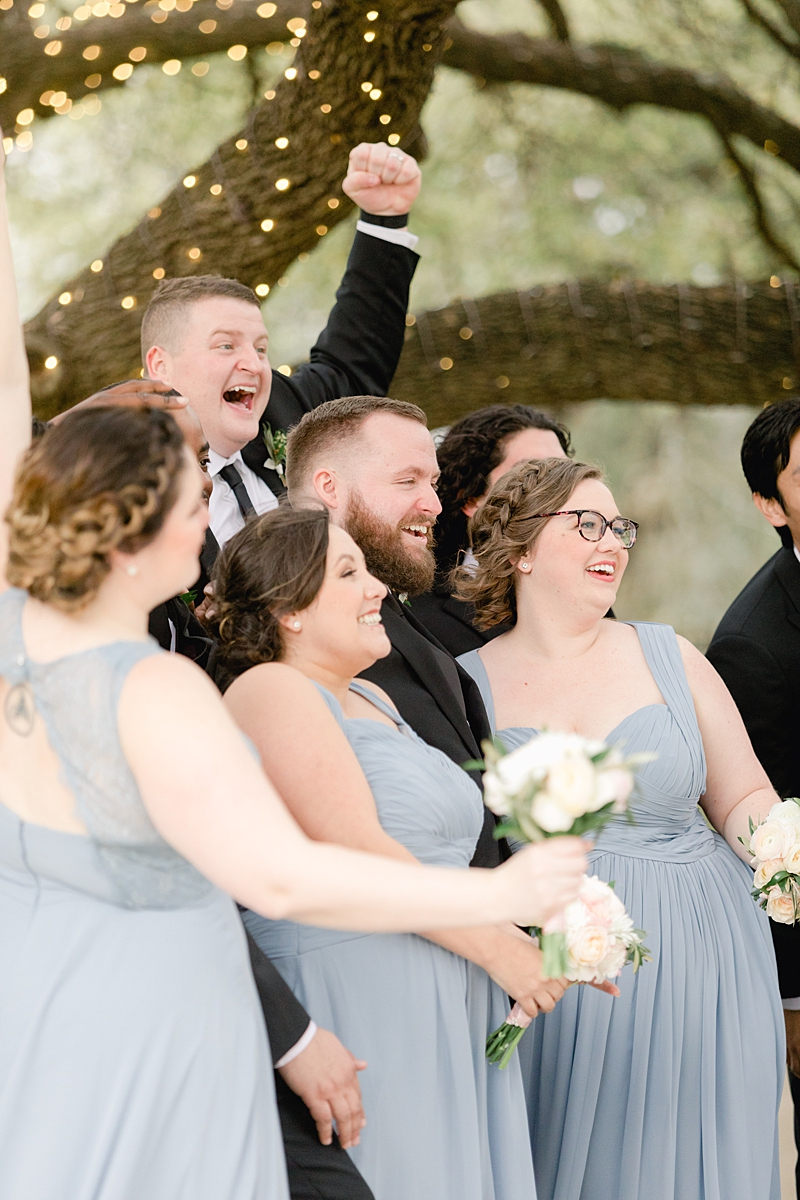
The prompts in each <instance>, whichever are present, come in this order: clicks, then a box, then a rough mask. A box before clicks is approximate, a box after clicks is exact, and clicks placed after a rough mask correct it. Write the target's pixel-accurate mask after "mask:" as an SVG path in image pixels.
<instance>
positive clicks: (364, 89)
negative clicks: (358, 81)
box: [361, 81, 372, 92]
mask: <svg viewBox="0 0 800 1200" xmlns="http://www.w3.org/2000/svg"><path fill="white" fill-rule="evenodd" d="M361 90H362V92H371V91H372V84H371V83H369V81H365V82H364V83H362V85H361Z"/></svg>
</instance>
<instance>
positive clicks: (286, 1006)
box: [247, 933, 311, 1064]
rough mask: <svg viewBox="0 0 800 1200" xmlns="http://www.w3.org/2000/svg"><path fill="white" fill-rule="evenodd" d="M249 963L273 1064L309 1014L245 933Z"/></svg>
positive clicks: (304, 1025) (302, 1029) (305, 1026)
mask: <svg viewBox="0 0 800 1200" xmlns="http://www.w3.org/2000/svg"><path fill="white" fill-rule="evenodd" d="M247 948H248V950H249V951H250V965H251V967H252V968H253V978H254V979H255V981H256V988H257V989H258V998H259V1000H260V1001H261V1008H262V1010H263V1012H264V1020H265V1022H266V1025H267V1033H268V1034H269V1045H270V1051H271V1053H272V1062H273V1064H274V1063H276V1062H278V1060H279V1059H281V1058H283V1056H284V1054H286V1053H287V1051H289V1050H291V1048H292V1046H295V1045H297V1043H298V1042H299V1041H300V1038H301V1037H302V1036H303V1034H304V1033H305V1031H306V1030H307V1029H308V1026H309V1023H310V1021H311V1018H310V1017H309V1015H308V1013H307V1012H306V1010H305V1009H304V1008H303V1006H302V1004H301V1003H300V1001H299V1000H298V999H297V997H296V996H295V994H294V992H293V991H292V990H291V988H290V987H289V985H288V984H287V983H286V982H285V981H284V979H283V976H282V975H281V974H280V972H279V971H278V969H277V968H276V967H274V966H273V964H272V963H271V962H270V960H269V959H268V958H267V956H266V954H264V952H263V951H262V950H260V949H259V948H258V946H257V945H256V943H255V942H254V941H253V939H252V938H251V936H250V934H249V933H248V934H247Z"/></svg>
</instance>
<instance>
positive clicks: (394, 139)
mask: <svg viewBox="0 0 800 1200" xmlns="http://www.w3.org/2000/svg"><path fill="white" fill-rule="evenodd" d="M386 140H387V142H388V143H389V145H390V146H396V145H397V143H398V142H399V141H400V134H399V133H390V134H389V136H388V138H387V139H386Z"/></svg>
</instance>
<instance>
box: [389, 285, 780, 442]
mask: <svg viewBox="0 0 800 1200" xmlns="http://www.w3.org/2000/svg"><path fill="white" fill-rule="evenodd" d="M798 308H800V296H798V289H797V287H796V285H794V284H792V283H786V284H784V285H781V286H780V287H778V288H774V287H772V286H771V285H770V284H769V283H751V284H743V283H739V284H738V285H735V286H733V285H731V286H726V287H714V288H698V287H688V286H686V285H683V284H678V285H676V286H673V287H657V286H654V285H651V284H644V283H637V284H634V283H627V282H626V283H613V284H610V285H605V284H599V283H596V282H593V281H591V280H587V281H581V282H580V283H578V282H572V283H568V284H557V285H553V286H549V287H537V288H533V289H531V290H530V291H528V292H501V293H499V294H497V295H494V296H486V297H484V298H483V299H481V300H478V301H474V300H466V301H459V302H457V303H454V304H451V305H449V306H448V307H447V308H442V309H438V310H436V311H434V312H428V313H420V314H418V315H417V317H416V318H414V324H413V325H412V326H411V327H410V328H409V329H408V330H407V333H406V345H405V348H404V350H403V356H402V358H401V360H400V366H399V368H398V372H397V375H396V376H395V379H394V383H393V385H392V394H393V395H395V396H398V397H399V398H400V399H403V400H413V401H415V402H417V403H422V405H423V407H424V408H425V410H426V412H427V413H428V417H429V419H430V422H431V424H432V425H433V426H437V425H447V424H449V423H451V422H452V421H454V420H456V419H457V418H458V417H461V416H463V415H464V414H465V413H467V412H470V411H472V410H473V409H476V408H480V407H481V406H482V405H486V404H497V403H504V404H505V403H509V404H511V403H525V404H534V405H540V406H544V407H551V406H558V405H561V404H565V403H567V402H574V401H578V400H597V399H612V400H660V401H666V402H669V403H679V404H750V405H759V404H768V403H772V402H774V401H776V400H780V399H781V398H782V397H785V396H786V395H787V391H788V390H790V389H797V390H800V322H799V315H798ZM411 319H412V318H409V320H411Z"/></svg>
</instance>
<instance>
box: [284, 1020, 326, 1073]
mask: <svg viewBox="0 0 800 1200" xmlns="http://www.w3.org/2000/svg"><path fill="white" fill-rule="evenodd" d="M316 1032H317V1026H316V1025H315V1024H314V1022H313V1021H309V1022H308V1027H307V1029H306V1031H305V1033H304V1034H303V1036H302V1037H301V1038H300V1039H299V1040H298V1041H296V1042H295V1044H294V1045H293V1046H292V1047H291V1049H289V1050H287V1051H286V1053H285V1054H284V1055H283V1057H282V1058H279V1059H278V1061H277V1062H276V1063H275V1070H276V1071H279V1070H280V1068H281V1067H288V1065H289V1063H290V1062H294V1060H295V1059H296V1058H299V1056H300V1055H301V1054H302V1053H303V1051H304V1050H305V1048H306V1046H308V1045H309V1044H310V1043H311V1041H312V1040H313V1038H314V1035H315V1034H316Z"/></svg>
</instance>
